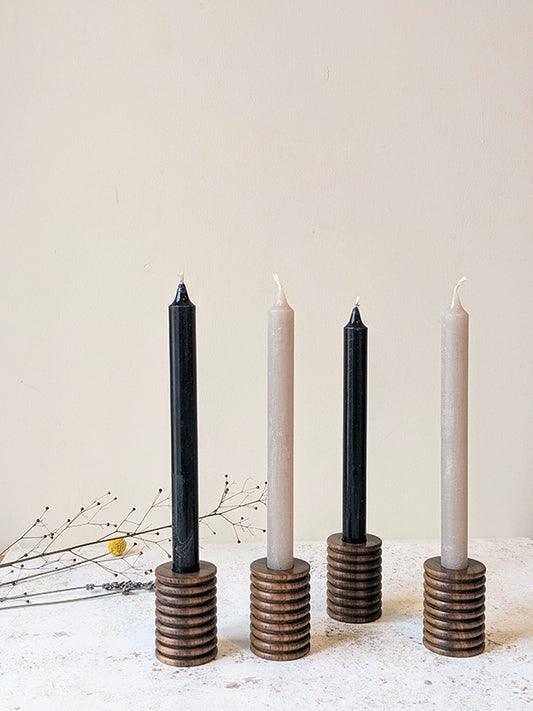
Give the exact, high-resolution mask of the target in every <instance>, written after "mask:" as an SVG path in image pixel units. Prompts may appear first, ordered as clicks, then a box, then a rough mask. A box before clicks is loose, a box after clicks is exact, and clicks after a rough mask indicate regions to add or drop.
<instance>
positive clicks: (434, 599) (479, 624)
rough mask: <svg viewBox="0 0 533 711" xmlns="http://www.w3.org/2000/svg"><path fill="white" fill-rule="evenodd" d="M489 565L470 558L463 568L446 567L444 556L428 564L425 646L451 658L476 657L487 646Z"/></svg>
mask: <svg viewBox="0 0 533 711" xmlns="http://www.w3.org/2000/svg"><path fill="white" fill-rule="evenodd" d="M485 571H486V569H485V566H484V565H483V563H480V562H479V561H477V560H472V559H470V558H469V559H468V566H467V567H466V568H463V570H450V569H448V568H443V567H442V565H441V559H440V556H439V557H436V558H428V560H426V562H425V563H424V645H425V646H426V647H427V648H428V649H430V650H431V651H432V652H435V653H436V654H443V655H444V656H447V657H474V656H475V655H476V654H481V652H482V651H483V650H484V649H485Z"/></svg>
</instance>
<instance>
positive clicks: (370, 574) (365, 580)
mask: <svg viewBox="0 0 533 711" xmlns="http://www.w3.org/2000/svg"><path fill="white" fill-rule="evenodd" d="M327 570H328V583H327V610H328V615H329V616H330V617H333V619H334V620H339V622H353V623H364V622H372V621H373V620H377V619H378V617H381V539H380V538H378V537H377V536H372V535H371V534H370V533H369V534H368V535H367V537H366V542H365V543H345V542H344V541H343V540H342V535H341V534H340V533H334V534H332V535H331V536H329V538H328V567H327Z"/></svg>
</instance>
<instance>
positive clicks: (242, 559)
mask: <svg viewBox="0 0 533 711" xmlns="http://www.w3.org/2000/svg"><path fill="white" fill-rule="evenodd" d="M469 553H470V556H471V557H473V558H477V559H478V560H481V561H483V562H484V563H485V565H486V567H487V592H486V602H487V610H486V623H487V631H486V635H487V636H486V651H485V652H484V653H483V654H481V655H480V656H478V657H472V658H470V659H451V658H447V657H442V656H439V655H437V654H433V653H432V652H430V651H429V650H427V649H426V648H425V647H424V646H423V644H422V599H423V564H424V560H425V559H426V558H428V557H431V556H434V555H438V554H439V544H438V542H436V541H387V540H384V541H383V615H382V617H381V618H380V619H379V620H377V621H376V622H372V623H370V624H368V625H348V624H343V623H341V622H336V621H335V620H332V619H331V618H329V617H328V616H327V614H326V544H325V542H317V543H305V544H299V545H297V546H296V550H295V554H296V555H297V556H298V557H300V558H303V559H304V560H307V561H309V562H310V564H311V631H312V639H311V652H310V654H309V655H308V656H306V657H304V658H302V659H299V660H296V661H291V662H282V663H276V662H269V661H266V660H263V659H260V658H259V657H256V656H255V655H254V654H252V652H251V651H250V649H249V612H250V610H249V594H250V589H249V584H250V580H249V566H250V562H251V561H252V560H254V559H255V558H259V557H262V556H263V555H264V554H265V546H264V544H263V543H253V544H241V545H240V546H237V545H232V544H228V545H218V546H217V545H211V544H210V545H206V546H204V547H203V549H202V557H203V558H206V559H208V560H210V561H212V562H213V563H214V564H215V565H216V566H217V568H218V611H219V623H218V636H219V651H218V655H217V658H216V659H215V660H214V661H213V662H210V663H209V664H206V665H204V666H201V667H194V668H189V669H179V668H173V667H169V666H167V665H165V664H162V663H161V662H159V661H158V660H157V659H156V657H155V655H154V595H153V593H147V592H139V593H135V594H132V595H129V596H128V597H123V596H120V595H117V596H114V597H112V598H110V599H107V600H105V599H104V600H102V599H98V600H94V601H89V602H80V603H73V604H71V605H60V606H51V607H41V608H35V609H33V610H32V609H23V610H13V611H9V610H5V611H2V610H1V609H0V615H1V617H0V630H1V635H2V653H1V656H0V709H1V711H15V710H17V711H18V710H20V711H62V710H63V709H65V710H66V711H71V710H72V709H73V708H75V709H76V711H86V710H87V711H88V710H89V709H91V710H94V709H115V708H135V709H142V711H167V710H168V711H171V710H172V711H175V710H176V709H178V708H179V709H180V711H186V710H187V709H210V708H216V709H228V710H229V709H235V710H239V709H243V710H244V709H247V710H249V709H275V710H276V711H279V710H283V709H290V710H291V711H293V710H294V709H302V710H305V711H310V710H311V709H319V708H324V709H331V708H335V709H354V708H361V709H405V708H423V709H446V711H453V710H454V709H463V708H464V709H481V708H482V709H483V711H490V710H492V709H494V710H495V711H496V710H497V711H506V710H508V709H509V710H512V711H520V710H521V709H526V708H530V706H529V705H528V703H529V704H532V703H533V684H532V680H533V595H532V589H533V541H531V540H529V539H523V538H522V539H505V540H474V541H472V542H471V545H470V550H469ZM148 557H149V556H148V555H147V556H146V558H147V560H145V561H144V563H145V564H146V563H149V567H152V564H153V566H154V567H155V565H157V564H158V563H161V562H163V561H162V560H161V557H160V556H156V557H155V558H154V559H153V560H148ZM102 576H103V572H102V571H99V570H97V569H95V568H93V569H90V568H86V569H85V570H81V569H80V570H78V571H76V572H75V573H70V574H68V575H65V574H62V575H61V576H57V577H55V580H54V584H57V585H59V584H63V585H67V584H81V583H85V582H89V581H91V582H97V581H98V582H103V580H104V578H103V577H102ZM138 577H139V578H140V577H143V579H146V577H145V576H141V575H140V576H138ZM51 582H52V579H49V580H48V583H51Z"/></svg>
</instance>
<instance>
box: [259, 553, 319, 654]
mask: <svg viewBox="0 0 533 711" xmlns="http://www.w3.org/2000/svg"><path fill="white" fill-rule="evenodd" d="M250 591H251V595H250V601H251V604H250V648H251V650H252V652H253V653H254V654H256V655H257V656H258V657H262V658H263V659H271V660H274V661H289V660H291V659H299V658H300V657H304V656H305V655H306V654H307V653H308V652H309V649H310V646H311V622H310V620H311V607H310V576H309V563H307V562H306V561H304V560H300V559H299V558H295V559H294V565H293V567H292V568H291V569H290V570H272V569H271V568H268V567H267V559H266V558H259V559H258V560H255V561H254V562H253V563H252V564H251V565H250Z"/></svg>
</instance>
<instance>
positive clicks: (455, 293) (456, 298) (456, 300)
mask: <svg viewBox="0 0 533 711" xmlns="http://www.w3.org/2000/svg"><path fill="white" fill-rule="evenodd" d="M465 281H466V277H465V276H464V277H461V278H460V279H459V281H458V282H457V284H456V285H455V288H454V290H453V296H452V303H451V306H452V307H453V306H461V299H460V298H459V293H458V289H459V287H460V286H462V285H463V284H464V283H465Z"/></svg>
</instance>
